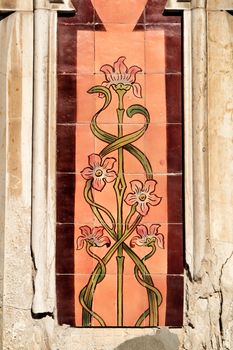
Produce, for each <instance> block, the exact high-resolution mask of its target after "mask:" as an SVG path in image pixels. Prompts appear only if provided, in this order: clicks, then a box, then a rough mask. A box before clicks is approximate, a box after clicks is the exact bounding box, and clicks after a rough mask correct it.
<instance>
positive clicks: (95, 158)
mask: <svg viewBox="0 0 233 350" xmlns="http://www.w3.org/2000/svg"><path fill="white" fill-rule="evenodd" d="M115 162H116V159H115V158H105V160H104V161H102V159H101V157H100V156H99V155H98V154H95V153H92V154H91V155H89V156H88V163H89V165H90V167H87V168H85V169H83V170H82V171H81V175H82V177H83V178H84V179H86V180H90V179H93V181H92V187H93V188H94V189H95V190H97V191H102V189H103V188H104V186H105V185H106V182H112V181H114V180H115V178H116V177H117V174H116V173H115V171H111V170H112V168H113V166H114V163H115Z"/></svg>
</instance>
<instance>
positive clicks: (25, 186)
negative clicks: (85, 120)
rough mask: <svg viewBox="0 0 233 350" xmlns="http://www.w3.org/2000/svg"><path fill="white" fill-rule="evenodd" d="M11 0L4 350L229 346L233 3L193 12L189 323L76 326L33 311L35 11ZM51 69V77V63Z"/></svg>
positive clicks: (4, 38) (2, 187) (3, 214)
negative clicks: (163, 326) (150, 326)
mask: <svg viewBox="0 0 233 350" xmlns="http://www.w3.org/2000/svg"><path fill="white" fill-rule="evenodd" d="M171 2H172V3H176V1H171ZM14 3H15V6H13V2H12V1H6V0H5V1H0V9H1V10H5V11H16V12H14V13H13V14H10V15H9V16H8V17H6V18H4V19H3V20H2V21H1V22H0V42H1V53H0V135H1V139H0V140H1V152H0V197H1V201H0V233H1V239H0V261H1V265H0V266H1V268H0V300H1V301H0V309H1V313H0V320H1V322H0V325H1V337H0V338H1V345H0V347H1V348H2V349H3V350H6V349H8V350H18V349H23V350H34V349H35V350H36V349H38V350H47V349H54V350H55V349H59V350H66V349H67V350H70V349H75V350H79V349H80V350H81V349H82V350H105V349H106V350H117V349H119V350H130V349H134V350H137V349H140V350H141V349H143V348H145V349H147V350H151V349H167V350H170V349H171V350H175V349H185V350H191V349H192V350H204V349H205V350H230V349H232V348H233V284H232V279H233V268H232V266H233V265H232V263H233V229H232V217H233V187H232V177H233V167H232V164H233V163H232V160H233V145H232V140H233V125H232V124H233V117H232V111H233V103H232V90H233V89H232V88H233V60H232V57H233V39H232V38H233V17H232V15H231V14H230V13H229V12H227V10H232V9H233V4H232V1H231V0H221V1H217V0H209V1H207V3H205V1H201V0H199V1H198V0H196V1H193V2H192V4H191V6H190V8H191V9H190V10H189V9H187V11H191V20H192V33H191V32H190V37H191V40H192V47H193V51H192V64H193V67H192V69H191V67H190V69H189V73H190V75H192V82H193V84H192V85H193V88H192V90H190V91H192V93H191V97H192V105H193V108H192V111H193V118H194V117H195V120H193V124H192V134H193V140H194V142H193V152H194V154H193V162H192V165H193V172H192V175H193V181H194V184H195V186H194V187H193V199H194V209H195V208H196V209H195V210H196V211H195V212H194V213H192V215H193V218H194V237H193V240H194V245H193V247H194V248H193V251H192V252H191V253H192V255H193V256H192V259H191V260H187V261H192V260H193V261H194V268H193V266H191V264H190V263H189V264H188V263H187V265H186V288H185V302H186V305H185V310H184V314H185V317H184V319H185V321H184V327H183V329H170V330H168V329H160V330H157V329H105V330H102V329H89V330H87V329H75V328H71V327H68V326H65V325H64V326H58V325H57V322H56V308H55V303H54V304H49V307H48V309H46V306H45V309H42V312H36V313H32V311H31V310H32V303H33V295H34V292H33V284H34V279H35V276H36V274H37V266H36V265H35V259H38V255H37V256H36V257H35V256H34V255H33V254H34V253H33V252H32V251H31V233H32V234H33V232H31V210H32V182H31V178H32V142H33V143H34V145H35V139H33V133H32V121H33V117H34V114H33V95H32V92H33V55H34V53H33V21H34V15H33V11H32V9H33V4H32V1H29V0H27V1H26V2H25V1H23V2H22V1H21V2H20V1H15V2H14ZM49 3H50V2H49V1H43V3H42V2H41V3H40V1H37V2H36V4H37V6H39V5H40V6H39V7H41V8H43V9H44V8H48V12H49V11H50V10H52V11H53V9H59V6H63V9H65V8H66V9H67V8H68V7H69V6H70V4H68V3H69V2H68V1H64V3H63V4H62V2H61V1H60V2H59V1H57V4H56V3H55V2H54V1H51V3H50V4H49ZM59 3H61V5H59ZM177 3H178V2H177ZM184 3H185V2H184ZM22 4H24V5H25V6H23V5H22ZM21 5H22V6H21ZM186 5H187V2H186ZM179 6H180V4H179ZM185 11H186V10H185ZM44 15H45V16H47V12H46V13H45V14H44ZM51 25H52V24H51ZM200 29H201V30H200ZM198 33H199V35H198ZM50 35H55V34H51V33H50ZM51 39H52V40H55V38H54V37H50V42H51ZM54 49H55V48H54ZM200 50H202V51H200ZM49 57H50V58H49V59H48V55H47V56H45V57H44V60H45V61H44V62H45V64H48V65H50V67H51V62H52V60H54V57H56V55H55V52H52V53H51V52H50V54H49ZM46 62H47V63H46ZM53 64H54V62H53ZM48 72H49V74H48V78H47V79H50V78H49V77H50V76H51V70H48ZM50 87H51V85H50ZM54 88H55V87H54V86H53V85H52V87H51V88H50V90H53V91H50V90H49V91H48V99H50V101H51V99H52V98H54V97H52V96H51V95H53V94H54ZM190 91H189V93H190ZM34 103H35V102H34ZM45 111H47V112H45V114H44V117H45V118H47V117H48V115H49V113H50V114H51V110H50V109H49V108H45ZM49 111H50V112H49ZM197 112H198V113H197ZM197 114H198V115H197ZM200 115H201V116H202V117H201V118H200V119H198V123H197V118H199V117H200ZM198 116H199V117H198ZM36 144H37V143H36ZM33 152H35V146H34V148H33ZM202 153H203V157H201V154H202ZM33 154H34V153H33ZM45 159H47V158H45ZM189 163H190V162H189ZM199 166H200V167H199ZM34 172H35V170H34ZM33 176H34V175H33ZM206 181H207V182H206ZM33 199H34V198H33ZM186 199H187V196H186ZM197 208H198V209H197ZM203 222H204V225H203ZM47 234H48V231H47V230H45V231H43V235H42V236H39V240H38V242H39V243H38V244H39V247H44V246H43V244H44V241H46V240H47V238H48V236H46V235H47ZM186 237H187V240H188V239H191V237H190V232H186ZM40 244H41V246H40ZM37 248H38V247H37ZM36 254H39V253H38V251H37V253H36ZM48 254H49V249H48ZM49 258H50V260H51V259H52V258H53V257H51V256H50V257H49ZM45 266H47V265H46V264H45ZM51 271H52V270H51V266H47V270H46V268H45V270H44V274H45V280H44V282H43V283H45V287H46V283H50V282H49V281H47V280H49V279H48V278H47V279H46V276H47V275H46V274H48V273H51ZM47 286H48V288H49V285H47ZM45 290H46V289H45ZM51 305H53V308H52V306H51Z"/></svg>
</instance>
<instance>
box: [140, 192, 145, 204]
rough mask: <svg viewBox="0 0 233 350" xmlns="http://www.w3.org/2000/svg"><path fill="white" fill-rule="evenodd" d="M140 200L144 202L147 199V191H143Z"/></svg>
mask: <svg viewBox="0 0 233 350" xmlns="http://www.w3.org/2000/svg"><path fill="white" fill-rule="evenodd" d="M139 199H140V201H142V202H144V201H145V200H146V195H145V193H141V194H140V196H139Z"/></svg>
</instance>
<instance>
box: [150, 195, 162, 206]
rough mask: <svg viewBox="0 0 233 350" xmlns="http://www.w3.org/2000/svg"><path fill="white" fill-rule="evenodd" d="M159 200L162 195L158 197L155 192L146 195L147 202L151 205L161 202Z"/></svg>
mask: <svg viewBox="0 0 233 350" xmlns="http://www.w3.org/2000/svg"><path fill="white" fill-rule="evenodd" d="M161 200H162V197H158V196H156V194H149V196H148V203H149V204H150V205H153V206H155V205H158V204H159V203H160V202H161Z"/></svg>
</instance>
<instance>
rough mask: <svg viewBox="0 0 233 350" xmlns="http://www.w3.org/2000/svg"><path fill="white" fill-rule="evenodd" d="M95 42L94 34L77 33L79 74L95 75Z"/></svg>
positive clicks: (82, 31)
mask: <svg viewBox="0 0 233 350" xmlns="http://www.w3.org/2000/svg"><path fill="white" fill-rule="evenodd" d="M94 40H95V33H94V32H92V31H85V30H79V31H77V74H91V73H92V74H93V73H94V52H95V51H94V47H95V45H94Z"/></svg>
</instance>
